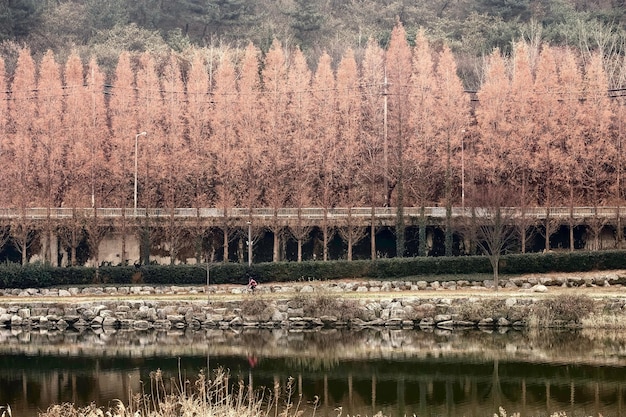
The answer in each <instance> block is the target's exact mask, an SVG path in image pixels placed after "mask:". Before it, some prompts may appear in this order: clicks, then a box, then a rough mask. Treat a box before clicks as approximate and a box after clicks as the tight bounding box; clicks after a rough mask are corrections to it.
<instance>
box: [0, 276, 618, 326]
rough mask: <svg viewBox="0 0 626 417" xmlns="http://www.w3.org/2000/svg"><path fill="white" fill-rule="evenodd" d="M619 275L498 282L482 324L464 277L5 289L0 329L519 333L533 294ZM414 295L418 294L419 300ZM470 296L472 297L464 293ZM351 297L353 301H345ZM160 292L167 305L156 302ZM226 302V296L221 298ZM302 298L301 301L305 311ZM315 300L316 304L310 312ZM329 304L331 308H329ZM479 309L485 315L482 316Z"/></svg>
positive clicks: (613, 281)
mask: <svg viewBox="0 0 626 417" xmlns="http://www.w3.org/2000/svg"><path fill="white" fill-rule="evenodd" d="M625 278H626V273H624V274H623V273H621V272H611V273H604V274H594V275H584V276H580V277H576V276H555V277H546V276H541V277H532V276H531V277H524V278H514V279H507V280H503V281H502V282H501V285H502V287H503V289H506V290H505V291H502V292H501V293H499V295H498V298H499V299H500V300H501V302H502V305H503V306H505V308H503V309H500V313H498V315H496V316H490V317H484V316H477V314H478V315H479V314H480V313H481V310H480V308H479V307H480V305H481V303H483V300H486V299H493V297H482V294H486V290H489V289H491V290H493V282H492V281H484V282H482V283H480V284H481V285H478V283H475V282H469V281H464V280H457V281H445V282H439V281H434V282H427V281H376V280H362V281H338V282H337V281H327V282H297V283H280V284H278V283H268V284H261V285H260V286H259V287H258V288H257V290H256V291H255V293H254V294H249V293H247V289H246V287H245V286H241V285H238V286H237V285H219V286H209V287H208V289H207V287H203V286H120V287H114V286H102V287H86V288H67V289H26V290H18V289H13V290H2V291H0V327H2V328H27V329H32V330H36V329H40V330H66V329H79V330H80V329H84V328H92V329H94V328H115V329H135V330H147V329H157V330H158V329H164V330H167V329H186V328H190V329H201V328H234V327H249V328H254V327H257V328H289V329H298V328H316V327H319V328H338V327H364V326H384V327H392V328H441V329H451V328H466V327H482V328H485V327H488V328H498V327H500V328H501V327H511V326H519V327H525V326H526V325H527V324H528V323H527V320H528V313H529V310H530V307H531V306H532V305H533V303H535V302H536V301H537V295H538V293H544V292H546V291H549V288H550V287H554V286H558V287H566V288H569V287H603V288H606V287H617V288H619V287H621V286H622V280H623V279H625ZM455 290H465V292H464V294H465V295H464V296H459V295H458V291H456V292H455ZM428 291H430V292H428ZM421 292H423V294H424V295H419V294H420V293H421ZM473 292H474V293H475V294H476V296H475V297H474V296H472V295H471V294H472V293H473ZM244 293H247V294H244ZM352 293H361V294H358V297H351V296H350V294H352ZM489 293H490V294H491V293H492V291H489ZM265 294H272V296H271V297H270V296H265ZM467 294H470V295H469V296H468V295H467ZM160 295H162V296H168V297H169V298H168V297H162V298H159V296H160ZM212 295H214V296H215V299H214V300H212V299H211V296H212ZM217 295H224V296H226V297H217ZM186 296H188V298H187V299H185V297H186ZM229 296H235V297H230V298H232V299H228V297H229ZM205 297H206V298H205ZM3 298H4V300H3ZM21 298H24V301H23V302H22V301H21ZM306 300H309V303H308V305H307V302H306ZM311 300H312V301H311ZM315 300H318V301H317V304H318V306H317V310H315V311H314V312H313V313H312V312H311V311H312V310H311V308H312V306H315V304H316V301H315ZM329 300H330V301H329ZM603 300H604V301H603V302H605V303H606V306H605V311H606V310H607V309H609V310H611V311H616V312H619V311H622V310H625V309H626V300H625V299H623V298H622V297H619V296H616V297H612V298H604V299H603ZM324 303H326V305H327V306H326V307H324V305H325V304H324ZM329 303H330V304H332V306H330V307H329V306H328V304H329ZM324 308H327V309H328V310H324ZM485 311H489V310H484V311H482V313H483V314H484V313H485Z"/></svg>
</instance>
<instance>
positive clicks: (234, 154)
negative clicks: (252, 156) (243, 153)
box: [208, 53, 242, 262]
mask: <svg viewBox="0 0 626 417" xmlns="http://www.w3.org/2000/svg"><path fill="white" fill-rule="evenodd" d="M236 91H237V90H236V74H235V67H234V65H233V63H232V61H231V59H230V56H229V54H227V53H225V54H224V55H223V56H222V60H221V61H220V64H219V66H218V67H217V70H216V72H215V87H214V88H213V91H212V95H213V103H214V104H213V109H212V112H211V141H210V143H209V144H208V145H209V149H210V152H211V161H212V162H213V164H212V165H213V168H214V171H213V176H214V179H215V186H216V203H215V204H216V206H217V207H218V208H219V209H220V210H221V211H222V213H223V215H224V218H223V220H222V225H221V226H220V227H221V228H222V231H223V232H224V262H227V261H228V244H229V241H230V238H231V236H230V229H231V228H232V224H231V221H230V217H229V216H230V210H231V209H232V208H233V207H235V206H236V205H237V201H236V195H235V179H236V178H238V177H239V175H240V174H239V173H240V170H241V168H240V166H241V157H240V156H239V152H240V149H241V148H242V146H240V144H239V143H238V141H237V136H236V132H235V130H234V129H233V125H232V124H233V120H234V119H236V118H237V106H236V100H237V95H236Z"/></svg>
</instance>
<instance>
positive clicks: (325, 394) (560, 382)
mask: <svg viewBox="0 0 626 417" xmlns="http://www.w3.org/2000/svg"><path fill="white" fill-rule="evenodd" d="M625 353H626V337H623V336H621V335H620V334H619V333H610V332H574V331H568V332H545V333H537V332H520V331H509V332H502V333H499V332H482V331H454V332H449V331H431V332H427V331H421V330H416V331H414V330H411V331H408V330H389V329H382V330H381V329H363V330H361V331H341V330H329V331H316V332H305V331H299V332H289V331H286V330H281V329H274V330H255V329H242V330H240V331H233V330H231V329H229V330H207V331H204V330H203V331H192V330H186V331H168V332H157V331H151V332H136V331H135V332H130V331H117V332H102V331H92V330H86V331H84V332H64V333H52V332H49V333H47V332H37V333H35V332H31V333H28V332H21V331H15V332H11V331H6V330H5V331H0V404H2V403H10V404H11V406H12V407H13V409H14V415H17V416H29V415H36V414H37V411H39V410H45V409H46V408H47V407H48V406H49V405H50V404H55V403H61V402H73V403H76V404H78V405H86V404H89V403H90V402H92V401H95V402H96V403H98V404H99V405H106V404H107V403H108V402H109V401H110V400H112V399H114V398H120V399H122V400H123V401H124V402H127V401H128V398H129V393H131V392H132V393H139V392H142V390H149V374H150V372H152V371H154V370H156V369H161V370H162V371H163V373H164V375H165V377H166V378H167V377H177V375H178V372H179V369H180V370H181V372H182V374H183V377H184V378H188V379H191V380H193V379H194V378H195V377H196V375H197V374H198V372H200V371H201V370H203V369H206V368H207V367H208V368H210V369H215V368H217V367H225V368H227V369H229V370H230V372H231V380H232V382H235V381H236V380H238V379H243V380H244V381H245V382H246V383H251V384H252V385H253V386H254V387H255V388H259V387H263V386H264V387H273V386H274V384H275V382H279V383H280V384H281V386H283V387H284V386H285V385H286V384H287V381H288V379H289V378H290V377H293V378H294V389H295V392H296V395H298V394H300V393H302V394H303V398H304V400H305V402H306V403H307V404H308V405H307V409H308V410H309V411H310V410H311V405H310V401H311V400H312V399H313V398H314V397H315V396H319V398H320V406H321V409H319V410H318V411H317V412H316V415H317V416H333V417H335V416H337V414H338V411H336V408H337V407H339V406H342V407H343V410H342V411H343V415H346V414H350V415H354V414H359V413H360V414H362V415H365V414H369V415H372V414H374V413H375V412H378V411H379V410H382V411H383V412H385V413H386V414H387V415H390V416H392V415H393V416H402V415H405V414H407V415H412V414H413V413H416V414H418V415H420V416H424V415H429V416H438V415H442V416H443V415H445V416H477V417H484V416H489V415H493V413H494V412H496V411H497V410H498V407H499V406H503V407H505V408H506V409H507V410H508V411H509V412H513V411H518V412H520V413H521V414H522V416H530V415H533V416H537V415H549V413H550V412H555V411H566V412H567V413H568V414H569V415H570V416H578V415H581V416H582V415H598V414H599V413H601V414H604V415H612V416H621V415H626V412H624V411H623V398H624V389H625V387H626V382H625V381H624V377H625V376H626V373H625V372H624V371H625V370H626V369H625V368H626V356H625ZM142 381H143V382H144V383H145V384H147V385H146V386H144V385H143V384H142Z"/></svg>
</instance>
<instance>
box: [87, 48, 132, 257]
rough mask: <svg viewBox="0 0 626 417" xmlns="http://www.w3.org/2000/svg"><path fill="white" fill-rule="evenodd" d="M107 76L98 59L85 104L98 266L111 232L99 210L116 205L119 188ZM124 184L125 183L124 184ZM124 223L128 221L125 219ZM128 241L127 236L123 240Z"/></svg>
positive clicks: (90, 224) (91, 230)
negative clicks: (101, 243)
mask: <svg viewBox="0 0 626 417" xmlns="http://www.w3.org/2000/svg"><path fill="white" fill-rule="evenodd" d="M103 88H104V74H103V73H102V72H101V71H100V68H99V67H98V64H97V62H96V59H95V58H91V60H90V61H89V65H88V67H87V74H86V88H85V93H86V95H85V97H84V98H85V101H84V102H83V103H89V111H88V112H86V119H87V120H84V123H86V124H85V130H86V132H85V136H84V138H86V140H87V142H88V143H87V147H88V148H89V153H88V154H89V156H88V161H89V162H88V164H87V165H88V166H89V177H90V179H89V184H90V188H91V204H92V207H93V208H94V210H93V214H92V216H91V218H90V219H89V221H87V223H86V226H85V228H86V230H87V238H88V242H89V243H88V244H89V247H90V248H91V249H92V252H91V254H92V258H93V259H94V261H95V264H96V265H98V264H99V260H98V257H99V249H98V248H99V247H100V242H102V239H104V237H105V236H106V234H107V233H108V232H109V231H110V230H111V225H110V224H106V223H105V222H106V220H104V221H103V220H102V219H100V218H99V217H98V211H97V207H109V205H110V204H111V205H115V203H116V202H117V196H116V188H117V187H116V185H117V184H112V183H111V180H110V178H114V177H115V168H114V167H113V166H112V164H111V161H112V157H113V151H114V148H113V146H114V144H112V143H111V142H112V141H111V134H110V131H109V127H108V123H107V122H108V119H107V107H106V105H105V99H104V96H105V95H104V90H103ZM122 184H123V183H122ZM123 219H124V221H125V220H126V217H125V216H123ZM123 239H125V236H124V237H123ZM122 262H125V258H124V259H122Z"/></svg>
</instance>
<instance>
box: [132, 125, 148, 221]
mask: <svg viewBox="0 0 626 417" xmlns="http://www.w3.org/2000/svg"><path fill="white" fill-rule="evenodd" d="M146 135H147V133H146V132H141V133H137V134H136V135H135V195H134V205H133V207H134V209H135V210H134V212H133V213H134V215H135V216H137V148H138V145H137V143H138V141H139V136H146Z"/></svg>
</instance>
